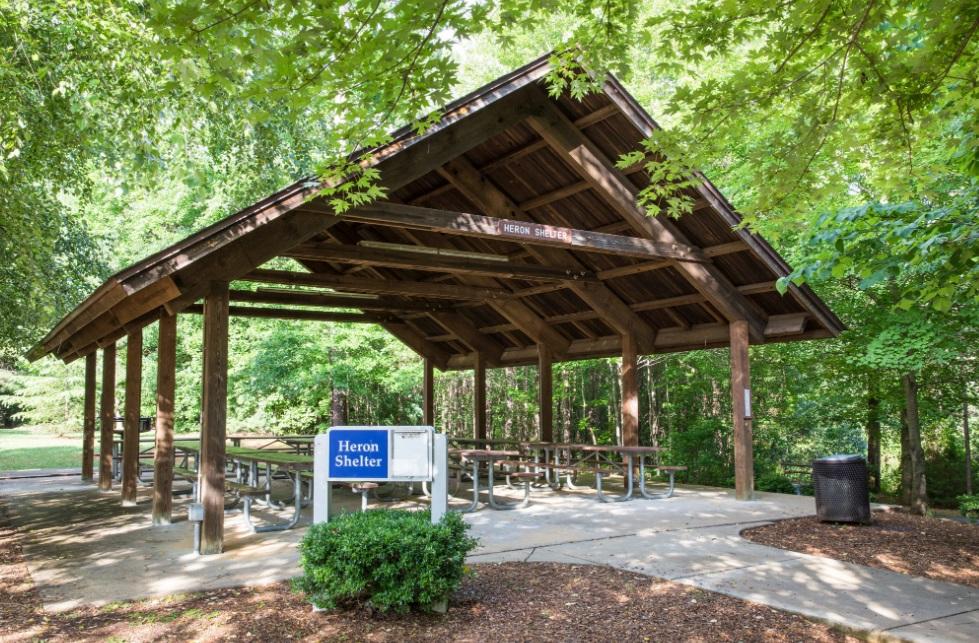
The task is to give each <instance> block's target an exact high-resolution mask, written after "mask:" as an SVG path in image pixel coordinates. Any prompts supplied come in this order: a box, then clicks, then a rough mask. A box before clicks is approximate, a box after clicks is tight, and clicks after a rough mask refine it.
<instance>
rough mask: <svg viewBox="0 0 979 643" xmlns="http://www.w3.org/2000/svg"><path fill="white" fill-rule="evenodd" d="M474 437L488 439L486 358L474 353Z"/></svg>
mask: <svg viewBox="0 0 979 643" xmlns="http://www.w3.org/2000/svg"><path fill="white" fill-rule="evenodd" d="M473 438H475V439H476V440H485V439H486V358H485V357H484V356H483V355H482V354H481V353H473Z"/></svg>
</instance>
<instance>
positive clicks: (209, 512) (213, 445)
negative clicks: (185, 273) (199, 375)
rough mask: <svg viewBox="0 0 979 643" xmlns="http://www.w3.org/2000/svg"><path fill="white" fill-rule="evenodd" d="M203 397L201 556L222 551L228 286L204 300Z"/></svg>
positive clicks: (223, 284)
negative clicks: (202, 518)
mask: <svg viewBox="0 0 979 643" xmlns="http://www.w3.org/2000/svg"><path fill="white" fill-rule="evenodd" d="M204 308H205V311H204V398H203V402H202V409H201V458H200V472H199V484H198V486H199V489H200V501H201V503H202V504H203V505H204V523H203V525H202V528H201V545H200V553H201V554H220V553H221V551H222V550H223V548H224V468H225V452H224V446H225V445H224V443H225V437H226V421H227V405H228V284H227V282H215V283H213V284H211V289H210V292H208V294H207V296H206V297H205V298H204Z"/></svg>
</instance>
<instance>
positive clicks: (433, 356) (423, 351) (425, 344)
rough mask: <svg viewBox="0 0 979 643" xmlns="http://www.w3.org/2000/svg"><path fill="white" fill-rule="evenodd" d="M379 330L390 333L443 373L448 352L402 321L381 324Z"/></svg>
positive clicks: (447, 360) (447, 359)
mask: <svg viewBox="0 0 979 643" xmlns="http://www.w3.org/2000/svg"><path fill="white" fill-rule="evenodd" d="M381 328H383V329H384V330H386V331H387V332H389V333H391V334H392V335H394V336H395V337H397V338H398V339H399V340H401V343H403V344H404V345H405V346H407V347H408V348H410V349H411V350H413V351H415V352H416V353H418V355H419V356H421V357H423V358H425V359H429V360H431V361H432V363H433V364H435V366H437V367H438V368H439V370H442V371H444V370H445V369H446V367H447V365H448V363H449V352H448V351H446V350H445V349H444V348H442V347H441V346H439V345H438V344H434V343H432V342H430V341H428V340H427V339H425V337H424V336H423V335H422V334H421V333H419V332H418V331H416V330H415V329H414V328H412V327H411V326H409V325H408V324H407V323H405V322H403V321H389V322H384V323H382V324H381Z"/></svg>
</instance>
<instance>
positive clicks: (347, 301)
mask: <svg viewBox="0 0 979 643" xmlns="http://www.w3.org/2000/svg"><path fill="white" fill-rule="evenodd" d="M229 295H230V297H231V301H238V302H248V303H254V304H284V305H288V306H319V307H321V308H358V309H360V310H378V311H384V312H392V313H397V312H405V311H425V310H440V309H442V308H444V307H445V306H446V304H445V302H441V303H439V302H435V301H431V302H429V301H424V300H418V299H415V300H412V301H405V300H403V299H399V298H394V297H377V298H374V299H366V298H364V299H362V298H360V297H354V296H349V295H331V294H325V293H316V292H303V291H301V290H297V291H295V292H268V291H261V290H259V291H251V290H232V291H231V292H230V293H229Z"/></svg>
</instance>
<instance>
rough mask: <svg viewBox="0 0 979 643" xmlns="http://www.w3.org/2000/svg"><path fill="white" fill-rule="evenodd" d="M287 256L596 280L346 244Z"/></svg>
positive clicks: (488, 274)
mask: <svg viewBox="0 0 979 643" xmlns="http://www.w3.org/2000/svg"><path fill="white" fill-rule="evenodd" d="M284 256H287V257H292V258H294V259H308V260H313V261H330V262H334V263H344V264H355V265H366V266H384V267H388V268H403V269H406V270H421V271H433V272H448V273H453V274H462V275H479V276H483V277H494V278H497V279H522V280H525V281H569V280H575V279H582V280H588V281H596V280H597V279H596V277H595V276H594V274H593V273H591V272H589V271H587V270H577V271H575V270H566V269H561V268H554V267H550V266H540V265H533V264H523V263H515V262H510V261H486V260H482V261H481V260H478V259H470V258H465V257H453V256H444V255H434V254H423V253H419V252H406V251H397V250H378V249H374V248H364V247H359V246H346V245H317V246H309V245H304V246H299V247H297V248H293V249H292V250H290V251H288V252H286V253H285V254H284Z"/></svg>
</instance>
